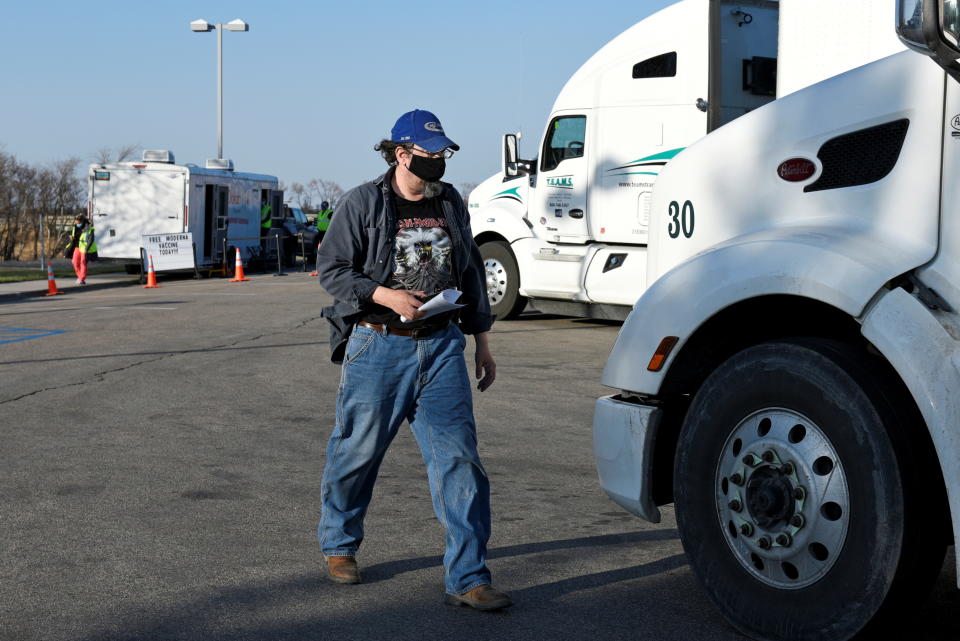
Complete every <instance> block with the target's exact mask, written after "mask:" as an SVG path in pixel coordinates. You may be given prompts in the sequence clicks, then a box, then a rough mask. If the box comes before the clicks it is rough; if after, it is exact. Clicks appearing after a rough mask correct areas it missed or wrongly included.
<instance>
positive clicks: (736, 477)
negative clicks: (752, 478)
mask: <svg viewBox="0 0 960 641" xmlns="http://www.w3.org/2000/svg"><path fill="white" fill-rule="evenodd" d="M730 482H731V483H733V484H734V485H743V474H741V473H740V472H734V473H733V474H731V475H730Z"/></svg>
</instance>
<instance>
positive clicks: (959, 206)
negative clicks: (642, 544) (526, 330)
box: [593, 0, 960, 641]
mask: <svg viewBox="0 0 960 641" xmlns="http://www.w3.org/2000/svg"><path fill="white" fill-rule="evenodd" d="M837 4H839V3H837V2H835V0H789V1H788V0H784V1H783V2H782V3H781V5H782V6H781V16H782V17H784V19H785V18H786V16H788V15H791V14H790V13H789V12H794V11H795V12H803V11H804V9H806V10H808V11H810V12H811V13H810V14H808V15H810V16H814V15H816V16H817V17H818V19H819V20H821V21H823V20H828V19H829V18H830V17H831V16H832V15H833V14H832V13H831V10H832V9H833V8H834V7H836V5H837ZM870 5H871V6H865V7H862V9H863V10H862V11H861V12H860V13H859V14H851V15H850V16H848V22H847V23H846V24H845V30H844V33H843V34H842V37H841V39H840V40H839V41H836V42H833V43H830V42H826V41H819V45H818V46H827V45H832V46H833V47H836V48H839V49H843V48H844V47H845V46H846V44H847V40H848V39H850V40H853V41H854V42H856V41H857V40H858V36H857V32H858V30H860V29H861V28H862V29H863V30H866V31H872V30H873V29H874V28H875V26H874V25H875V22H874V21H875V20H876V17H877V15H878V12H879V13H880V14H882V15H886V16H888V18H889V19H891V25H890V26H891V29H892V28H893V18H894V16H895V15H896V19H897V30H898V32H899V34H900V38H901V39H902V40H903V41H904V43H906V44H907V45H908V46H909V47H910V48H912V49H915V50H916V51H919V52H920V53H922V54H925V56H926V57H925V56H924V55H918V54H917V53H915V52H913V51H902V52H900V53H896V54H893V55H891V56H888V57H885V58H882V59H880V60H877V61H874V62H871V63H869V64H866V65H864V66H861V67H858V68H856V69H853V70H850V71H847V72H845V73H842V74H840V75H838V76H835V77H832V78H828V79H826V80H824V81H822V82H819V83H817V84H814V85H812V86H808V87H806V88H803V89H799V90H791V92H789V93H788V95H785V96H784V97H782V98H779V99H778V100H776V101H775V102H773V103H771V104H769V105H767V106H765V107H763V108H761V109H757V110H756V111H754V112H753V113H751V114H748V115H746V116H744V117H742V118H739V119H738V120H736V121H735V122H732V123H730V124H729V125H727V126H725V127H723V128H722V129H719V130H717V131H714V132H712V133H711V134H709V135H708V136H706V137H705V138H703V139H702V140H700V141H698V142H697V143H695V144H693V145H691V146H690V147H689V148H687V149H686V150H685V151H684V152H683V153H681V154H679V155H678V156H677V157H676V158H674V159H673V160H672V161H671V163H670V164H669V165H668V166H667V167H666V168H664V170H663V171H662V172H661V174H660V176H659V178H658V180H657V184H656V187H655V189H654V190H653V195H652V198H651V221H650V231H649V257H648V262H647V270H646V274H645V276H646V279H647V280H648V281H649V282H650V283H651V285H650V287H649V288H648V289H647V290H646V292H645V293H644V294H643V296H642V297H641V298H640V299H639V300H638V301H637V303H636V305H635V306H634V308H633V310H632V311H631V313H630V315H629V317H628V319H627V321H626V323H625V324H624V325H623V327H622V329H621V330H620V334H619V336H618V337H617V341H616V344H615V346H614V347H613V350H612V352H611V354H610V357H609V359H608V361H607V364H606V367H605V369H604V373H603V384H604V385H605V386H607V387H609V388H611V389H612V390H614V392H615V393H614V394H612V395H611V396H607V397H604V398H601V399H599V400H598V401H597V404H596V411H595V415H594V422H593V443H594V455H595V458H596V463H597V469H598V472H599V477H600V484H601V486H602V487H603V489H604V491H605V492H606V493H607V494H608V495H609V496H610V497H611V498H612V499H613V500H614V501H616V502H617V503H618V504H620V505H621V506H622V507H624V508H625V509H627V510H628V511H630V512H632V513H634V514H636V515H638V516H640V517H642V518H644V519H647V520H649V521H653V522H658V521H659V520H660V518H661V514H660V509H659V506H661V505H664V504H667V503H671V502H672V503H674V506H675V514H676V521H677V527H678V530H679V532H680V537H681V540H682V542H683V545H684V549H685V550H686V553H687V558H688V559H689V561H690V565H691V567H692V568H693V570H694V572H695V573H696V575H697V576H698V578H699V579H700V580H701V582H702V584H703V586H704V589H705V591H706V592H707V593H708V594H709V596H710V597H711V599H712V600H713V601H714V603H715V604H716V605H717V606H718V607H719V609H720V610H721V612H722V613H723V614H724V615H725V616H726V617H727V618H728V620H729V621H730V622H731V623H732V624H733V625H734V626H736V627H737V628H738V629H740V630H741V631H743V632H744V633H745V634H748V635H750V636H751V637H753V638H756V639H764V640H772V639H775V640H784V641H786V640H801V641H804V640H814V639H816V640H826V639H831V640H834V639H835V640H838V641H844V640H846V639H851V638H853V637H855V636H858V637H860V636H861V635H862V637H863V638H914V636H915V635H914V634H911V632H914V633H915V632H917V629H918V625H917V624H918V621H917V615H918V612H919V607H918V606H919V604H920V603H921V602H922V600H923V599H924V598H925V597H926V595H927V594H928V592H929V589H930V588H931V586H932V585H933V583H934V581H935V579H936V577H937V575H938V573H939V571H940V568H941V566H942V563H943V559H944V552H945V549H946V547H947V546H948V545H950V544H955V543H956V542H957V540H958V536H960V400H958V399H960V396H958V394H957V390H960V314H958V310H960V183H958V182H957V181H956V180H955V176H956V175H957V172H958V169H960V64H958V60H960V44H958V43H960V19H958V12H957V0H897V2H893V1H892V0H891V1H890V2H872V3H870ZM894 9H896V10H897V13H896V14H894ZM800 22H805V21H800ZM786 26H787V25H785V24H782V25H781V30H783V28H784V27H786ZM830 28H833V27H830ZM812 37H816V35H815V34H812ZM782 41H783V39H782V38H781V42H782ZM780 55H781V66H782V67H785V65H784V64H783V56H784V55H785V51H784V50H783V49H781V52H780ZM839 58H840V56H837V59H839ZM931 58H932V60H931ZM823 59H824V60H829V59H830V58H829V57H826V58H823ZM800 84H801V85H802V84H803V83H802V82H801V83H800ZM794 89H795V87H794Z"/></svg>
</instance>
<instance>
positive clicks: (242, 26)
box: [223, 18, 250, 31]
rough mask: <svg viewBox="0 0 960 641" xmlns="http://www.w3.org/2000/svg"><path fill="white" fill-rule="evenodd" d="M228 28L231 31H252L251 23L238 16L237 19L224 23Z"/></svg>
mask: <svg viewBox="0 0 960 641" xmlns="http://www.w3.org/2000/svg"><path fill="white" fill-rule="evenodd" d="M223 26H224V27H225V28H226V29H228V30H230V31H250V25H248V24H247V23H246V22H244V21H243V20H241V19H240V18H237V19H236V20H231V21H230V22H228V23H227V24H225V25H223Z"/></svg>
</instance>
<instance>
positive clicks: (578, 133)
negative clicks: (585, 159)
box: [540, 116, 587, 171]
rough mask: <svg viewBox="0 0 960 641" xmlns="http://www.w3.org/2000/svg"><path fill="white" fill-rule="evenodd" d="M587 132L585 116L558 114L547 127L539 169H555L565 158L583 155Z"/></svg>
mask: <svg viewBox="0 0 960 641" xmlns="http://www.w3.org/2000/svg"><path fill="white" fill-rule="evenodd" d="M586 133H587V117H586V116H560V117H559V118H554V119H553V121H552V122H551V123H550V127H549V128H548V133H547V139H546V141H545V142H544V145H543V164H542V165H541V166H540V170H541V171H550V170H551V169H556V168H557V165H559V164H560V163H561V162H563V161H564V160H566V159H567V158H580V157H582V156H583V141H584V138H585V137H586Z"/></svg>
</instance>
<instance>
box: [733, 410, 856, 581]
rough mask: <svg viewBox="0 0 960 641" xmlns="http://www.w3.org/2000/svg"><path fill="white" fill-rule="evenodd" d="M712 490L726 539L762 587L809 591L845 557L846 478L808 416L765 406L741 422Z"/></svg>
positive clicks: (828, 441)
mask: <svg viewBox="0 0 960 641" xmlns="http://www.w3.org/2000/svg"><path fill="white" fill-rule="evenodd" d="M715 487H716V507H717V515H718V517H719V519H720V526H721V529H722V530H723V533H724V538H725V539H726V541H727V544H728V545H729V546H730V549H731V550H732V551H733V554H734V556H735V557H736V558H737V560H738V561H739V562H740V564H741V565H742V566H743V567H744V568H745V569H746V570H747V571H748V572H750V573H751V574H752V575H753V576H755V577H756V578H757V579H759V580H760V581H762V582H763V583H765V584H767V585H770V586H772V587H776V588H781V589H798V588H803V587H806V586H808V585H811V584H813V583H815V582H816V581H818V580H820V579H821V578H822V577H823V576H824V575H825V574H826V573H827V572H828V571H829V570H830V568H831V567H833V564H834V563H836V561H837V559H838V558H839V557H840V551H841V550H842V549H843V544H844V541H845V540H846V536H847V529H848V527H849V523H850V509H849V508H850V500H849V494H848V489H847V478H846V474H845V473H844V469H843V466H842V465H841V462H840V459H839V457H838V456H837V452H836V450H835V449H834V448H833V445H832V444H831V443H830V440H829V439H828V438H827V437H826V435H825V434H824V433H823V431H822V430H821V429H820V428H819V427H818V426H817V425H816V424H814V423H813V422H812V421H810V420H809V419H807V418H806V417H805V416H803V415H801V414H799V413H797V412H794V411H792V410H787V409H782V408H768V409H764V410H761V411H758V412H755V413H754V414H752V415H750V416H748V417H747V418H745V419H744V420H742V421H741V422H740V423H739V424H738V425H737V426H736V427H735V428H734V430H733V432H732V433H731V434H730V436H729V437H728V438H727V442H726V443H725V444H724V448H723V453H722V455H721V457H720V461H719V463H718V465H717V471H716V485H715Z"/></svg>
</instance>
